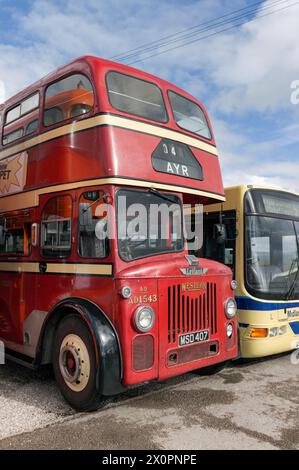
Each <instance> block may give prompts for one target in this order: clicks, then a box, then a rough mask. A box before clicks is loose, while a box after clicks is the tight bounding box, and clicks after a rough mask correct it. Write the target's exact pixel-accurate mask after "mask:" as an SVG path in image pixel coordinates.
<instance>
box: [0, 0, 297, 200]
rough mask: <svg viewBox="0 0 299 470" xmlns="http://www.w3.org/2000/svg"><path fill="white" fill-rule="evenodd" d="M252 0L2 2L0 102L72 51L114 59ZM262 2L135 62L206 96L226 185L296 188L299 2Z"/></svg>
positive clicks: (65, 58) (61, 61) (70, 54)
mask: <svg viewBox="0 0 299 470" xmlns="http://www.w3.org/2000/svg"><path fill="white" fill-rule="evenodd" d="M274 1H275V2H276V3H275V4H274ZM256 3H257V0H253V1H247V0H230V1H227V0H188V1H186V0H184V2H182V1H179V0H168V1H166V0H143V1H141V0H139V1H138V0H108V1H107V0H106V1H104V0H84V1H81V0H76V1H75V0H60V1H55V0H31V1H30V0H19V1H16V0H15V1H14V2H11V1H8V0H0V32H1V33H0V100H1V101H3V99H4V96H5V97H6V98H8V97H9V96H11V95H13V94H14V93H16V92H17V91H18V90H20V89H22V88H23V87H24V86H26V85H27V84H29V83H31V82H33V81H34V80H36V79H38V78H40V77H42V76H43V75H45V74H46V73H48V72H49V71H51V70H53V69H54V68H56V67H57V66H59V65H62V64H64V63H66V62H68V61H70V60H71V59H73V58H74V57H76V56H79V55H85V54H94V55H97V56H100V57H105V58H110V57H112V56H114V55H116V54H119V53H122V52H125V51H128V50H130V49H132V48H135V47H137V46H139V45H142V44H145V43H148V42H151V41H154V40H158V39H160V38H163V37H165V36H167V35H169V34H173V33H176V32H178V31H182V30H184V29H186V28H191V27H193V26H195V25H198V24H200V23H203V22H204V21H209V20H212V19H215V18H217V17H220V16H222V15H225V14H228V13H230V12H232V11H234V10H237V9H240V8H244V7H248V6H250V5H251V6H254V4H256ZM289 6H291V7H290V8H286V7H289ZM260 8H261V9H260V10H255V12H252V13H251V14H250V15H249V16H248V17H250V18H251V19H252V18H254V19H255V18H257V17H260V16H261V15H263V14H264V12H265V11H267V12H273V11H275V10H276V13H275V14H272V15H269V16H265V17H260V18H259V19H258V20H256V21H252V22H249V23H247V24H244V25H242V26H240V27H238V28H235V29H231V30H228V31H226V32H223V33H221V34H218V35H216V36H213V37H210V38H208V39H206V40H202V41H198V42H194V43H193V44H190V45H188V46H186V47H183V48H177V49H175V50H173V51H171V52H169V53H166V54H162V55H157V56H155V57H153V58H150V59H148V60H141V61H139V62H138V63H136V65H135V66H136V67H138V68H141V69H143V70H146V71H147V72H150V73H153V74H155V75H158V76H160V77H162V78H165V79H166V80H169V81H171V82H173V83H175V84H176V85H178V86H180V87H182V88H184V89H186V90H187V91H189V92H191V93H192V94H193V95H195V96H196V97H198V98H199V99H201V100H202V101H203V102H204V103H205V105H206V107H207V109H208V112H209V114H210V116H211V119H212V124H213V127H214V132H215V136H216V140H217V144H218V147H219V151H220V157H221V164H222V169H223V175H224V183H225V184H226V185H230V184H238V183H240V182H244V183H260V184H264V183H266V184H269V185H274V186H280V187H284V188H286V189H290V190H294V191H297V192H299V190H298V188H297V175H298V149H299V132H298V131H299V121H298V118H299V104H298V105H294V104H291V101H290V96H291V91H292V90H291V83H292V82H293V81H294V80H299V69H298V62H299V36H298V24H299V4H298V2H297V1H296V0H265V1H264V2H261V7H260ZM281 8H284V9H283V10H282V9H281ZM263 9H264V10H263ZM265 9H266V10H265ZM279 9H281V10H280V11H277V10H279ZM156 52H161V49H159V50H157V51H156ZM138 59H140V57H138ZM141 59H142V57H141Z"/></svg>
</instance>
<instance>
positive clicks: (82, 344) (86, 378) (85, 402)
mask: <svg viewBox="0 0 299 470" xmlns="http://www.w3.org/2000/svg"><path fill="white" fill-rule="evenodd" d="M53 368H54V374H55V377H56V380H57V383H58V385H59V388H60V391H61V393H62V395H63V396H64V398H65V400H66V401H67V402H68V403H69V404H70V405H71V406H72V407H73V408H75V409H76V410H78V411H92V410H96V409H98V408H99V407H100V406H101V404H102V402H103V400H102V397H101V396H100V395H99V394H98V393H97V389H96V375H97V363H96V354H95V348H94V342H93V339H92V336H91V333H90V331H89V328H88V326H87V325H86V323H85V322H84V321H83V320H82V319H81V318H80V317H79V315H76V314H74V315H68V316H66V317H65V318H63V319H62V320H61V322H60V323H59V324H58V327H57V330H56V334H55V338H54V349H53Z"/></svg>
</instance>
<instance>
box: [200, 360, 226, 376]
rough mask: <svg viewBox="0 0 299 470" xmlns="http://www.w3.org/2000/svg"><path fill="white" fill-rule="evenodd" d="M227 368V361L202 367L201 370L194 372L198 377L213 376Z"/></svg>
mask: <svg viewBox="0 0 299 470" xmlns="http://www.w3.org/2000/svg"><path fill="white" fill-rule="evenodd" d="M226 366H227V361H225V362H220V364H213V365H212V366H208V367H203V368H202V369H197V370H196V371H195V372H196V374H198V375H215V374H218V372H221V371H222V370H223V369H225V367H226Z"/></svg>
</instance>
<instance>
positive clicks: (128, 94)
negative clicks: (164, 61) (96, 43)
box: [107, 72, 168, 122]
mask: <svg viewBox="0 0 299 470" xmlns="http://www.w3.org/2000/svg"><path fill="white" fill-rule="evenodd" d="M107 88H108V95H109V100H110V103H111V105H112V106H113V107H114V108H115V109H118V110H119V111H123V112H124V113H128V114H135V115H136V116H141V117H144V118H146V119H151V120H152V121H158V122H166V121H167V120H168V118H167V112H166V108H165V104H164V100H163V96H162V92H161V90H160V88H159V87H158V86H157V85H154V83H149V82H145V81H144V80H140V79H139V78H135V77H130V76H128V75H124V74H122V73H119V72H109V73H108V75H107Z"/></svg>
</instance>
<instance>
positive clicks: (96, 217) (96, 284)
mask: <svg viewBox="0 0 299 470" xmlns="http://www.w3.org/2000/svg"><path fill="white" fill-rule="evenodd" d="M0 112H1V148H0V338H1V340H2V341H3V342H4V344H5V348H6V357H9V358H12V359H14V360H16V361H18V362H21V363H22V364H25V365H27V366H30V367H38V366H40V365H43V364H49V363H52V364H53V368H54V372H55V376H56V379H57V382H58V384H59V387H60V389H61V392H62V394H63V396H64V397H65V398H66V400H67V401H68V402H69V403H70V404H71V405H72V406H73V407H74V408H76V409H79V410H91V409H95V408H96V407H97V406H98V405H99V403H100V401H101V398H102V397H103V396H109V395H114V394H117V393H120V392H121V391H123V390H124V389H126V388H127V387H129V386H132V385H134V384H138V383H142V382H148V381H151V380H165V379H167V378H169V377H171V376H175V375H178V374H182V373H185V372H187V371H191V370H198V369H201V370H206V371H207V372H211V371H213V370H215V369H216V368H217V367H218V365H219V364H223V363H225V362H226V361H227V360H229V359H231V358H234V357H235V356H236V354H237V330H236V322H235V317H234V316H235V313H236V306H235V302H234V300H233V283H232V276H231V271H230V270H229V269H228V268H227V267H225V266H224V265H221V264H219V263H217V262H214V261H211V260H207V259H198V258H195V256H191V255H189V254H188V248H187V243H186V240H185V238H184V231H183V230H180V229H181V228H182V227H181V223H182V221H183V219H184V218H183V204H191V205H193V204H197V203H200V204H209V203H216V202H219V201H223V200H224V190H223V185H222V180H221V172H220V167H219V162H218V156H217V149H216V145H215V141H214V137H213V134H212V130H211V125H210V121H209V118H208V116H207V113H206V111H205V109H204V107H203V105H202V104H201V103H200V102H199V101H197V100H196V99H195V98H193V97H192V96H190V95H189V94H188V93H186V92H185V91H183V90H181V89H179V88H177V87H175V86H173V85H171V84H170V83H167V82H165V81H163V80H160V79H158V78H157V77H154V76H152V75H149V74H146V73H144V72H141V71H138V70H136V69H133V68H130V67H126V66H124V65H120V64H117V63H113V62H110V61H106V60H102V59H99V58H95V57H82V58H79V59H77V60H75V61H73V62H71V63H70V64H68V65H66V66H64V67H62V68H60V69H58V70H56V71H55V72H53V73H51V74H49V75H47V76H46V77H45V78H43V79H42V80H40V81H38V82H36V83H35V84H33V85H32V86H29V87H28V88H26V89H25V90H23V91H22V92H21V93H19V94H18V95H16V96H14V97H13V98H11V99H9V100H8V101H7V102H6V103H4V104H3V105H2V106H1V108H0ZM135 203H138V204H142V205H143V207H145V209H146V210H147V209H148V208H150V207H151V206H152V205H158V207H159V205H161V204H162V203H163V204H164V206H165V205H166V206H167V207H170V205H173V204H175V205H176V215H169V217H168V219H166V222H165V219H164V221H163V226H164V227H161V224H162V223H161V221H160V222H159V220H160V219H159V218H158V222H156V227H155V228H156V229H157V231H158V232H159V231H161V229H162V228H165V226H166V227H167V229H166V232H167V233H168V236H166V237H164V238H163V237H159V236H158V237H157V236H156V237H152V236H151V230H152V228H153V227H152V225H151V224H149V226H148V229H147V233H146V234H145V235H143V236H137V237H136V236H130V235H129V231H128V230H127V229H128V226H129V225H130V223H131V222H132V212H130V207H131V206H132V205H133V206H134V204H135ZM121 205H122V210H121V212H120V214H119V213H118V212H119V211H118V209H119V207H120V206H121ZM103 208H106V209H105V210H104V211H103ZM107 208H108V209H109V208H111V209H112V211H111V213H112V214H113V215H112V218H111V217H110V222H109V233H110V235H109V236H107V234H106V235H105V236H101V233H104V232H105V226H106V227H107V222H106V221H107ZM108 212H109V211H108ZM177 216H178V217H177ZM120 217H121V220H120V219H119V218H120ZM161 220H162V219H161ZM120 232H122V233H123V235H120Z"/></svg>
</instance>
